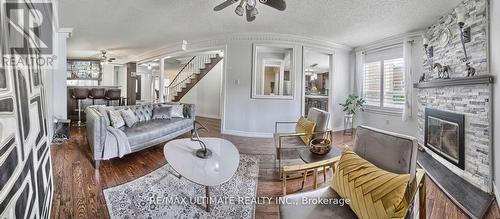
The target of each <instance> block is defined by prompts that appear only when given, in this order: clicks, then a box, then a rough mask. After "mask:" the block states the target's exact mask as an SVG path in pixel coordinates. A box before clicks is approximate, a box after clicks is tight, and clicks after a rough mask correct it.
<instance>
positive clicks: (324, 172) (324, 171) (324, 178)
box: [323, 166, 326, 183]
mask: <svg viewBox="0 0 500 219" xmlns="http://www.w3.org/2000/svg"><path fill="white" fill-rule="evenodd" d="M323 182H324V183H326V166H323Z"/></svg>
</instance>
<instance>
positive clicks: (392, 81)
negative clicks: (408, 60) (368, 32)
mask: <svg viewBox="0 0 500 219" xmlns="http://www.w3.org/2000/svg"><path fill="white" fill-rule="evenodd" d="M402 56H403V51H402V48H401V47H396V48H391V49H386V50H382V51H378V52H373V53H368V54H366V58H365V60H366V61H365V64H364V76H363V98H364V99H365V100H366V105H367V106H368V108H372V109H373V108H379V109H388V110H393V111H398V112H399V111H401V110H402V109H403V107H404V103H405V91H404V89H405V84H404V69H403V68H404V61H403V57H402Z"/></svg>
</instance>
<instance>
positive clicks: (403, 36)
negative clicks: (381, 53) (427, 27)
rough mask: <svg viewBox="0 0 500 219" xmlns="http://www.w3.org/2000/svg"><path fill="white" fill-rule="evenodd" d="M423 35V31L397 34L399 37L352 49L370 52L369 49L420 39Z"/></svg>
mask: <svg viewBox="0 0 500 219" xmlns="http://www.w3.org/2000/svg"><path fill="white" fill-rule="evenodd" d="M423 33H424V31H423V30H421V31H416V32H411V33H404V34H399V35H395V36H391V37H387V38H384V39H380V40H377V41H374V42H371V43H368V44H365V45H363V46H358V47H356V48H354V51H355V52H360V51H363V50H370V49H375V48H377V47H382V46H386V45H390V44H394V43H398V42H403V40H405V39H407V38H412V37H421V36H422V34H423Z"/></svg>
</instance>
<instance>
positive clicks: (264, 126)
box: [224, 40, 351, 137]
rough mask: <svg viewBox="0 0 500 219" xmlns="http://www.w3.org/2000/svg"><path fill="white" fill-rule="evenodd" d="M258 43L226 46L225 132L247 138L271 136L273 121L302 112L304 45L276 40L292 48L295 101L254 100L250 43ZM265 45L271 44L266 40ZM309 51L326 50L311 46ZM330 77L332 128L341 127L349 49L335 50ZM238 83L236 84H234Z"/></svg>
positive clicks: (247, 41)
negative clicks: (252, 95) (332, 71)
mask: <svg viewBox="0 0 500 219" xmlns="http://www.w3.org/2000/svg"><path fill="white" fill-rule="evenodd" d="M253 43H260V42H259V41H251V40H234V41H229V42H228V44H227V51H226V54H225V61H226V62H227V63H226V68H227V70H226V78H225V86H226V92H225V93H226V105H225V124H224V127H225V132H226V133H228V134H240V135H249V136H267V137H269V136H271V133H273V131H274V122H276V121H296V120H298V118H299V117H300V115H301V113H302V98H303V94H302V92H303V87H302V86H303V80H302V74H303V72H302V68H303V66H302V60H303V59H302V54H303V53H302V50H303V46H307V45H304V44H301V43H297V42H293V43H292V42H290V43H287V42H283V41H279V42H278V41H277V42H276V43H279V44H288V45H290V46H293V47H294V48H295V50H294V54H293V56H294V57H295V58H294V63H295V65H294V69H293V72H292V74H293V76H294V77H295V78H294V89H293V94H294V98H293V99H292V100H285V99H253V98H251V92H252V90H251V86H252V84H251V82H252V44H253ZM265 43H273V42H269V41H266V42H265ZM312 48H320V49H325V48H328V47H327V46H325V47H320V46H314V47H312ZM332 52H334V53H335V56H334V73H333V74H334V75H333V80H332V81H333V86H334V87H333V89H332V91H333V92H332V95H333V98H332V99H333V101H331V102H330V104H331V107H330V108H331V109H332V110H333V111H332V114H331V115H332V117H331V122H332V128H334V129H338V128H339V127H342V124H343V121H342V116H343V113H342V111H341V109H340V108H339V107H338V104H339V103H340V101H343V100H344V99H345V97H347V95H348V93H349V89H350V87H349V81H350V75H351V74H350V62H351V58H350V57H351V55H350V50H342V49H335V51H332ZM237 81H238V82H239V84H238V83H237Z"/></svg>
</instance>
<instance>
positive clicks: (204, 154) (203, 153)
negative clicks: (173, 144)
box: [191, 121, 212, 159]
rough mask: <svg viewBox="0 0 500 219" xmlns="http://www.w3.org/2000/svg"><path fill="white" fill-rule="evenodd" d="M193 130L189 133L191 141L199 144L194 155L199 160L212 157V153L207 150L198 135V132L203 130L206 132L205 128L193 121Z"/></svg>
mask: <svg viewBox="0 0 500 219" xmlns="http://www.w3.org/2000/svg"><path fill="white" fill-rule="evenodd" d="M193 125H194V129H193V130H192V131H191V141H197V142H198V143H200V146H201V148H200V149H198V150H196V152H195V154H196V156H197V157H199V158H203V159H207V158H209V157H211V156H212V151H211V150H210V149H208V148H207V145H206V144H205V142H203V141H202V140H201V138H200V136H199V134H198V130H205V131H206V132H208V129H207V127H205V126H204V125H203V124H201V123H200V122H198V121H194V124H193ZM196 125H199V126H200V127H196Z"/></svg>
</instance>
